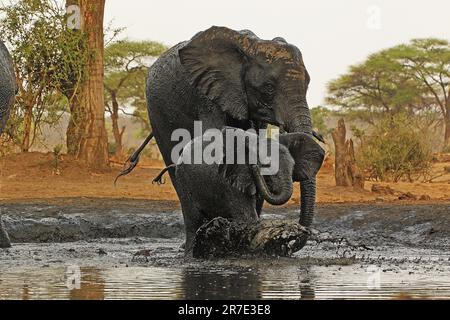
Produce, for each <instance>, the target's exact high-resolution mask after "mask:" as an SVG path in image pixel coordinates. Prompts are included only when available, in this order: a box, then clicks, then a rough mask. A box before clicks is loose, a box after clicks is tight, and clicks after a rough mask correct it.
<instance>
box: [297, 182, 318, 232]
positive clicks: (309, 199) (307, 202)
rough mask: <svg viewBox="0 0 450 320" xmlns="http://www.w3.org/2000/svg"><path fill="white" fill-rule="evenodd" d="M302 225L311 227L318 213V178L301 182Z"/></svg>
mask: <svg viewBox="0 0 450 320" xmlns="http://www.w3.org/2000/svg"><path fill="white" fill-rule="evenodd" d="M300 193H301V195H300V202H301V208H300V224H301V225H302V226H304V227H307V228H308V227H310V226H311V224H312V222H313V218H314V213H315V211H316V178H315V177H314V178H312V179H310V180H306V181H301V182H300Z"/></svg>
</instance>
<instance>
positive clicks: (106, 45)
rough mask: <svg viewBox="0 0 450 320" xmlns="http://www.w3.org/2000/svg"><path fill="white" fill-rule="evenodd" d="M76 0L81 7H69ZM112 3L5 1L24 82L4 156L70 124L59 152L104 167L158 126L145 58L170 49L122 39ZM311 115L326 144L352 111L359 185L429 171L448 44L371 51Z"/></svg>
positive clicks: (447, 122)
mask: <svg viewBox="0 0 450 320" xmlns="http://www.w3.org/2000/svg"><path fill="white" fill-rule="evenodd" d="M73 5H76V6H78V8H79V9H80V10H79V12H78V14H79V16H78V17H77V16H76V14H77V12H76V11H75V12H73V11H71V10H68V9H67V8H69V9H70V8H71V6H73ZM106 5H107V4H106ZM104 9H105V1H104V0H66V1H65V2H63V1H61V2H56V1H51V0H20V1H12V2H10V3H9V4H6V5H5V4H4V5H3V6H2V7H1V8H0V10H1V21H0V22H1V23H0V33H1V34H2V39H3V41H4V42H5V43H6V45H7V46H8V48H9V49H10V51H11V53H12V56H13V58H14V65H15V72H16V78H17V81H18V84H19V91H18V94H17V99H16V103H15V106H14V108H13V110H12V114H11V117H10V120H9V123H8V127H7V130H5V132H4V133H3V135H2V137H1V138H0V143H1V144H2V147H1V152H2V154H8V153H9V154H14V153H27V152H29V151H32V150H33V148H34V147H35V146H36V145H37V144H42V143H44V142H42V141H40V140H41V139H42V136H43V134H44V133H48V132H49V131H50V132H52V131H56V130H57V128H59V129H58V130H61V127H62V128H63V129H62V131H63V141H62V142H61V143H58V144H56V145H55V144H53V145H49V146H48V148H47V149H48V150H47V151H50V152H51V154H52V155H53V156H54V158H55V160H54V161H53V162H54V163H57V164H58V165H59V164H60V162H59V160H58V159H60V158H61V159H63V158H64V156H65V155H66V154H67V155H68V156H70V157H71V159H73V160H74V161H79V162H80V163H83V166H82V167H83V168H88V169H89V170H91V171H105V169H106V170H108V169H109V168H110V166H111V163H112V162H111V159H112V157H113V159H114V161H116V162H117V161H122V160H124V159H126V157H127V156H128V155H129V153H130V152H131V151H132V150H130V145H129V141H128V140H129V139H126V138H124V137H126V136H127V135H128V136H130V135H132V136H133V137H134V139H135V140H136V141H139V139H140V138H142V137H143V136H145V135H146V134H147V133H148V132H149V131H150V130H151V128H150V127H149V122H148V119H147V111H146V98H145V82H146V77H147V68H148V66H149V65H151V63H152V62H153V61H154V60H155V59H156V58H157V57H158V56H160V55H161V54H162V53H163V52H164V51H165V50H167V47H166V46H165V45H163V44H161V43H158V42H154V41H149V40H147V41H131V40H128V39H123V38H121V30H122V29H121V28H119V29H111V28H110V27H106V28H105V25H108V24H107V23H105V22H104V21H103V20H104ZM77 19H79V21H78V20H77ZM69 22H70V23H69ZM311 114H312V118H313V124H314V126H315V129H316V131H318V132H319V133H321V134H322V135H324V136H325V137H326V140H327V141H329V142H331V140H332V139H331V137H332V136H333V132H335V128H336V127H337V120H339V119H341V118H342V119H344V120H345V125H346V126H347V130H346V133H347V135H348V137H347V138H351V139H350V140H349V141H348V143H347V144H346V142H345V139H344V140H343V141H344V142H343V143H344V144H345V148H350V147H351V149H352V150H351V152H350V153H351V156H350V158H349V159H351V160H350V162H351V163H352V166H353V167H355V166H358V167H359V169H358V170H357V171H358V178H357V180H358V181H359V182H358V185H360V186H363V182H361V181H360V180H361V177H360V175H362V179H363V180H366V181H370V180H372V181H392V182H401V181H408V182H411V181H418V180H419V181H432V180H433V179H434V177H435V176H436V174H435V173H433V172H432V168H433V165H432V164H433V160H435V159H436V155H435V153H436V152H441V153H445V152H450V44H449V42H448V41H447V40H444V39H433V38H429V39H413V40H411V41H410V42H409V43H405V44H399V45H397V46H394V47H392V48H387V49H385V50H382V51H380V52H376V53H374V54H372V55H370V56H369V57H367V59H366V60H365V61H363V62H362V63H359V64H355V65H353V66H350V67H349V69H348V71H347V72H346V73H345V74H343V75H341V76H339V77H338V78H336V79H334V80H332V81H330V82H329V84H328V87H327V95H326V99H325V103H324V105H323V106H319V107H316V108H313V109H311ZM130 124H132V125H130ZM136 127H137V128H139V129H136ZM44 131H45V132H44ZM44 144H45V143H44ZM328 146H332V143H329V144H328ZM328 149H329V151H330V152H331V153H333V152H334V151H333V148H332V147H331V148H330V147H329V148H328ZM53 162H52V163H53ZM56 172H59V169H57V170H56ZM437 176H439V174H438V175H437Z"/></svg>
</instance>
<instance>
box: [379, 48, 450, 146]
mask: <svg viewBox="0 0 450 320" xmlns="http://www.w3.org/2000/svg"><path fill="white" fill-rule="evenodd" d="M387 54H389V55H390V56H391V57H392V58H393V59H395V61H396V62H397V63H398V64H399V65H400V66H401V67H402V70H403V71H404V73H405V75H406V76H407V77H410V78H412V79H414V80H415V81H416V82H417V83H418V87H419V86H420V87H421V91H422V92H425V93H426V97H425V98H427V101H429V102H431V105H432V106H433V107H435V108H436V109H437V110H439V112H440V113H441V119H442V120H443V123H444V129H445V130H444V147H445V148H450V43H449V42H448V41H447V40H441V39H415V40H412V41H411V43H410V44H408V45H400V46H397V47H394V48H392V49H389V50H387Z"/></svg>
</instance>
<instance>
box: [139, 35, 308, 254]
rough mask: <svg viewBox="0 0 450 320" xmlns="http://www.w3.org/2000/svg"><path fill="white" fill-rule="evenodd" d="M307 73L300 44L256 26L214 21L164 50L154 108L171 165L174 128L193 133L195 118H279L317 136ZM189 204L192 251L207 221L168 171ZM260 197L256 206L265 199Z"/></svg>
mask: <svg viewBox="0 0 450 320" xmlns="http://www.w3.org/2000/svg"><path fill="white" fill-rule="evenodd" d="M309 80H310V79H309V75H308V72H307V71H306V68H305V66H304V63H303V60H302V55H301V53H300V51H299V49H298V48H296V47H295V46H293V45H291V44H288V43H287V42H286V41H285V40H284V39H282V38H275V39H273V40H261V39H259V38H258V37H256V36H255V35H254V34H253V33H252V32H251V31H248V30H244V31H239V32H238V31H234V30H231V29H228V28H224V27H211V28H210V29H208V30H206V31H203V32H200V33H198V34H197V35H195V36H194V37H193V38H192V39H191V40H189V41H186V42H182V43H179V44H178V45H176V46H174V47H173V48H171V49H169V50H168V51H167V52H166V53H164V54H163V55H162V56H161V57H160V58H159V59H158V60H157V61H156V62H155V63H154V64H153V65H152V66H151V68H150V71H149V77H148V81H147V102H148V112H149V117H150V119H151V120H150V121H151V126H152V130H153V134H154V136H155V138H156V142H157V144H158V147H159V149H160V151H161V153H162V156H163V158H164V161H165V163H166V165H170V164H172V159H171V151H172V148H173V147H174V146H175V145H176V144H177V143H178V141H171V135H172V132H173V131H174V130H175V129H179V128H185V129H187V130H189V131H190V133H191V136H192V137H194V132H193V131H194V130H193V127H194V121H195V120H200V121H202V123H203V130H206V129H208V128H223V127H225V126H231V127H236V128H241V129H244V130H246V129H249V128H265V127H266V126H267V124H274V125H278V126H279V127H280V128H281V129H283V130H285V131H287V132H304V133H306V134H308V135H310V136H312V124H311V116H310V111H309V108H308V104H307V102H306V91H307V88H308V84H309ZM170 175H171V178H172V181H174V187H175V190H176V191H177V194H178V197H179V199H180V203H181V208H182V211H183V216H184V221H185V226H186V234H187V239H186V240H187V241H186V243H187V249H188V250H187V252H189V244H190V243H191V241H192V239H191V238H190V237H191V235H192V234H194V233H195V231H196V230H197V229H198V227H199V226H201V224H202V222H203V221H204V218H205V217H204V214H203V213H202V212H199V211H198V210H197V209H196V208H195V207H194V206H193V205H192V201H191V200H190V197H189V195H188V191H189V190H187V188H186V187H185V186H183V184H182V183H179V182H177V180H176V179H175V177H174V176H173V173H172V172H170ZM315 189H316V182H315V177H311V178H310V179H308V180H304V181H301V200H302V201H301V217H300V222H301V223H302V224H303V225H304V226H306V227H308V226H309V225H310V224H311V222H312V219H313V215H314V210H315ZM261 206H262V204H260V205H259V206H258V207H261Z"/></svg>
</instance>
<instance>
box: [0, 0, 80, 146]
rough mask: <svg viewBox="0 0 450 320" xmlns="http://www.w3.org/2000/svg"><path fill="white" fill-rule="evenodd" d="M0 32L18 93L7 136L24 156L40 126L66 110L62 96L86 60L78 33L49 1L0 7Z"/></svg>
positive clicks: (24, 0) (77, 78)
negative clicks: (0, 13)
mask: <svg viewBox="0 0 450 320" xmlns="http://www.w3.org/2000/svg"><path fill="white" fill-rule="evenodd" d="M1 11H2V12H3V14H4V16H3V19H2V21H1V24H0V33H1V34H2V38H3V39H4V40H5V42H6V44H7V45H8V46H9V47H10V49H11V53H12V57H13V61H14V68H15V74H16V79H17V83H18V89H19V90H18V94H17V97H16V103H15V105H14V107H13V110H12V113H11V118H10V121H9V126H8V129H7V130H6V132H7V133H9V134H10V136H11V137H12V138H13V140H14V141H15V143H16V144H19V145H20V147H21V150H22V151H23V152H27V151H28V150H29V149H30V147H31V146H32V145H33V143H34V141H35V138H36V136H37V133H38V132H39V131H40V127H41V125H42V124H44V123H46V124H50V125H52V124H55V123H57V122H58V121H59V120H60V117H61V114H62V113H63V111H65V107H66V103H65V101H64V99H63V97H62V95H61V94H60V93H61V92H63V91H64V87H65V84H66V83H67V82H68V80H69V79H71V78H74V80H72V82H73V83H75V84H77V83H80V81H81V78H82V70H83V69H84V63H85V61H86V56H85V54H84V53H83V52H82V51H80V50H78V44H79V43H83V41H84V38H83V36H82V35H81V34H78V33H75V32H73V31H72V30H70V29H68V28H67V24H66V15H65V10H64V8H63V7H60V6H58V4H57V3H56V2H52V1H49V0H22V1H19V2H16V3H13V4H10V5H8V6H4V7H2V8H1Z"/></svg>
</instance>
